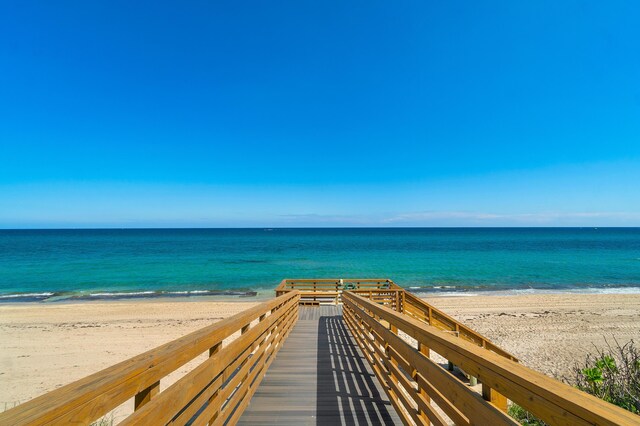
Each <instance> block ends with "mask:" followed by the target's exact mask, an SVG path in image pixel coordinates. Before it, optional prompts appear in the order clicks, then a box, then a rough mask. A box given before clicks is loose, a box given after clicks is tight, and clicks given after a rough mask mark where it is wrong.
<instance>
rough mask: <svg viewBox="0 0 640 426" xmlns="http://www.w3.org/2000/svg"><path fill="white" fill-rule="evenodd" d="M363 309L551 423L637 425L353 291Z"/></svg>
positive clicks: (630, 417) (609, 407)
mask: <svg viewBox="0 0 640 426" xmlns="http://www.w3.org/2000/svg"><path fill="white" fill-rule="evenodd" d="M343 301H344V302H345V303H347V304H350V305H351V306H362V307H363V308H364V309H366V310H367V311H369V312H371V313H373V314H375V315H378V316H379V317H380V318H382V319H384V320H385V321H387V322H389V323H390V324H392V325H393V326H395V327H397V328H398V329H399V330H401V331H403V332H404V333H406V334H407V335H409V336H411V337H413V338H415V339H416V340H418V341H419V342H422V343H425V344H426V345H427V346H428V347H430V348H431V349H433V350H434V351H435V352H437V353H439V354H440V355H442V356H444V357H445V358H447V359H449V360H450V361H452V362H454V363H455V364H456V365H459V366H460V367H461V368H462V369H464V370H465V371H467V372H469V373H472V374H473V375H474V376H476V377H478V379H479V380H480V381H481V382H484V383H487V384H488V385H490V386H491V387H492V388H494V389H496V390H497V391H499V392H500V393H502V394H504V395H505V396H507V397H508V398H509V399H511V400H513V401H515V402H516V403H518V404H520V405H521V406H522V407H524V408H525V409H527V410H529V411H531V412H532V413H533V414H534V415H536V416H537V417H540V418H542V419H543V420H545V421H548V422H550V423H552V424H572V423H573V424H598V425H627V424H628V425H632V424H638V417H637V415H635V414H633V413H631V412H629V411H626V410H624V409H622V408H620V407H617V406H615V405H613V404H610V403H608V402H605V401H603V400H601V399H598V398H596V397H595V396H592V395H589V394H587V393H585V392H582V391H580V390H578V389H575V388H573V387H571V386H569V385H566V384H564V383H561V382H559V381H557V380H555V379H552V378H551V377H548V376H546V375H544V374H542V373H539V372H537V371H535V370H532V369H530V368H527V367H525V366H523V365H522V364H519V363H517V362H515V361H512V360H510V359H507V358H505V357H503V356H500V355H498V354H495V353H492V352H490V351H486V350H484V349H483V348H480V347H478V346H477V345H474V344H473V343H471V342H467V341H465V340H462V339H459V338H457V337H454V336H451V335H450V334H448V333H446V332H444V331H441V330H439V329H438V328H436V327H433V326H429V325H427V324H425V323H423V322H421V321H418V320H416V319H413V318H411V317H409V316H407V315H404V314H401V313H398V312H395V311H393V310H391V309H389V308H387V307H385V306H382V305H378V304H377V303H373V302H371V301H369V300H368V299H366V298H364V297H362V296H359V295H357V294H354V293H349V292H345V293H343Z"/></svg>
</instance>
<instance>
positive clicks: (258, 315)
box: [0, 291, 300, 425]
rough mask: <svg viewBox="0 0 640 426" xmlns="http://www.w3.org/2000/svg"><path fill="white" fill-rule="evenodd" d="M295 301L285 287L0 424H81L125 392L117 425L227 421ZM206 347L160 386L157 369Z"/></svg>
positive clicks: (7, 415)
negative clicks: (192, 364) (125, 408)
mask: <svg viewBox="0 0 640 426" xmlns="http://www.w3.org/2000/svg"><path fill="white" fill-rule="evenodd" d="M299 302H300V294H299V293H298V292H297V291H291V292H287V293H286V294H283V295H282V296H280V297H277V298H275V299H273V300H270V301H268V302H265V303H262V304H260V305H258V306H255V307H253V308H250V309H248V310H246V311H244V312H241V313H239V314H237V315H234V316H232V317H229V318H227V319H224V320H222V321H220V322H217V323H214V324H212V325H210V326H208V327H205V328H202V329H200V330H198V331H195V332H193V333H191V334H188V335H186V336H184V337H181V338H179V339H176V340H173V341H171V342H169V343H167V344H165V345H162V346H160V347H158V348H156V349H153V350H151V351H148V352H145V353H143V354H141V355H138V356H136V357H133V358H131V359H129V360H126V361H124V362H121V363H119V364H116V365H114V366H112V367H109V368H107V369H105V370H102V371H100V372H98V373H96V374H93V375H91V376H88V377H86V378H84V379H81V380H79V381H77V382H74V383H71V384H69V385H67V386H64V387H62V388H60V389H57V390H55V391H52V392H49V393H47V394H45V395H42V396H40V397H37V398H35V399H33V400H31V401H29V402H26V403H24V404H21V405H19V406H17V407H15V408H13V409H11V410H8V411H6V412H4V413H0V424H2V425H44V424H89V423H90V422H91V421H93V420H96V419H99V418H101V417H102V416H104V415H105V414H107V413H109V412H111V411H112V410H113V409H115V408H116V407H118V406H120V405H121V404H123V403H125V402H127V401H128V400H130V399H132V398H133V404H134V407H135V411H134V413H133V414H132V415H130V416H129V417H127V418H126V419H125V420H124V422H123V423H122V424H125V425H132V424H153V425H155V424H185V423H190V424H192V425H204V424H210V425H218V424H226V423H228V424H234V423H235V422H236V421H237V419H238V418H239V417H240V415H241V414H242V412H243V411H244V409H245V407H246V406H247V404H248V403H249V401H250V399H251V396H252V395H253V393H254V392H255V390H256V388H257V387H258V385H259V384H260V382H261V380H262V378H263V376H264V374H265V372H266V370H267V368H268V367H269V365H270V364H271V362H272V361H273V359H274V357H275V354H276V352H278V350H279V349H280V347H281V346H282V344H283V341H284V339H285V338H286V337H287V334H288V333H289V331H290V330H291V328H292V327H293V325H294V324H295V322H296V321H297V320H298V304H299ZM238 332H239V333H240V335H239V336H238V337H237V338H236V339H235V340H231V342H230V343H227V342H226V341H225V339H228V338H229V337H231V336H232V335H234V334H237V333H238ZM228 340H230V339H228ZM207 351H208V353H209V357H208V358H207V359H206V361H204V362H203V363H201V364H200V365H198V366H197V367H196V368H195V369H193V370H192V371H190V372H189V373H187V375H185V376H184V377H182V378H181V379H179V380H178V381H177V382H175V383H174V384H172V385H171V386H169V387H168V388H167V389H165V390H162V391H160V380H161V379H162V378H163V377H165V376H167V375H168V374H169V373H171V372H173V371H175V370H177V369H178V368H179V367H181V366H183V365H184V364H186V363H187V362H189V361H191V360H192V359H194V358H196V357H198V356H199V355H202V354H203V353H206V352H207Z"/></svg>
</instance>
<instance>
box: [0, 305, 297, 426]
mask: <svg viewBox="0 0 640 426" xmlns="http://www.w3.org/2000/svg"><path fill="white" fill-rule="evenodd" d="M298 297H299V296H298V294H297V292H290V293H287V294H285V295H283V296H280V297H279V298H276V299H273V300H270V301H268V302H265V303H263V304H260V305H257V306H255V307H252V308H250V309H248V310H246V311H244V312H241V313H239V314H237V315H234V316H232V317H229V318H227V319H224V320H222V321H220V322H217V323H215V324H213V325H210V326H207V327H204V328H202V329H200V330H197V331H195V332H193V333H190V334H188V335H186V336H183V337H181V338H179V339H176V340H173V341H171V342H169V343H166V344H164V345H162V346H159V347H158V348H156V349H152V350H150V351H147V352H145V353H143V354H141V355H138V356H135V357H133V358H131V359H128V360H126V361H123V362H121V363H119V364H116V365H114V366H112V367H109V368H107V369H105V370H102V371H100V372H98V373H95V374H92V375H90V376H88V377H85V378H84V379H81V380H78V381H76V382H74V383H71V384H69V385H66V386H63V387H61V388H59V389H57V390H55V391H52V392H49V393H47V394H45V395H42V396H40V397H37V398H35V399H33V400H31V401H28V402H26V403H24V404H21V405H19V406H17V407H15V408H13V409H11V410H7V411H5V412H3V413H0V424H11V425H27V424H28V425H44V424H48V423H51V422H54V421H55V422H58V423H90V422H91V421H92V420H95V419H97V418H99V417H101V416H103V415H105V414H106V413H108V412H109V411H110V410H112V409H114V408H115V407H117V406H119V405H120V404H122V403H123V402H125V401H127V400H128V399H130V398H132V397H133V396H134V395H136V394H137V393H138V392H140V391H142V390H143V389H146V388H148V387H149V386H151V385H153V384H154V383H155V382H157V381H159V380H160V379H161V378H162V377H164V376H166V375H167V374H169V373H171V372H172V371H174V370H175V369H177V368H179V367H181V366H182V365H184V364H186V363H187V362H189V361H190V360H192V359H193V358H195V357H196V356H198V355H200V354H202V353H203V352H205V351H208V350H209V349H210V348H211V347H213V346H215V345H216V344H218V343H220V342H221V341H222V340H224V338H226V337H227V336H229V335H231V334H232V333H233V332H235V331H236V330H237V329H238V325H239V324H242V323H245V324H246V323H247V322H250V321H251V320H252V319H254V318H258V317H259V316H260V315H261V314H262V313H263V312H268V311H269V310H271V309H277V308H278V307H279V306H282V305H283V304H284V303H286V302H288V301H291V300H295V301H297V298H298ZM161 393H162V392H161Z"/></svg>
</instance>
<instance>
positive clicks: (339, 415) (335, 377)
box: [316, 316, 395, 425]
mask: <svg viewBox="0 0 640 426" xmlns="http://www.w3.org/2000/svg"><path fill="white" fill-rule="evenodd" d="M317 368H318V372H317V375H318V382H317V387H316V389H317V390H316V395H317V400H316V402H317V404H316V410H317V424H318V425H337V424H343V425H386V424H395V422H394V421H393V418H392V417H391V415H390V413H389V410H393V407H391V404H390V403H389V402H388V401H387V400H386V398H384V399H383V395H384V392H382V394H381V391H380V390H379V388H378V386H377V385H378V380H377V378H376V377H375V376H374V374H373V372H372V371H371V369H370V368H369V366H368V364H367V361H366V360H365V359H364V358H362V355H361V352H360V350H359V348H358V346H357V345H356V343H355V342H354V341H353V339H352V338H351V337H350V336H349V332H348V330H347V328H346V327H345V325H344V323H343V321H342V316H328V317H320V320H319V325H318V364H317ZM384 396H386V395H384ZM394 417H395V413H394Z"/></svg>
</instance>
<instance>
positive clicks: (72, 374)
mask: <svg viewBox="0 0 640 426" xmlns="http://www.w3.org/2000/svg"><path fill="white" fill-rule="evenodd" d="M427 300H428V301H429V302H430V303H432V304H433V305H434V306H436V307H438V308H441V309H443V310H444V311H445V312H447V313H449V314H450V315H453V316H454V317H456V318H458V319H460V320H461V321H462V322H464V323H465V324H468V325H470V326H471V327H473V328H474V329H476V330H477V331H479V332H481V333H483V334H484V335H485V336H487V337H489V338H490V339H492V340H493V341H494V342H496V343H498V344H499V345H501V346H503V347H504V348H505V349H507V350H508V351H510V352H512V353H513V354H515V355H516V356H518V357H519V358H520V359H521V361H522V363H523V364H525V365H527V366H529V367H531V368H534V369H537V370H539V371H541V372H544V373H546V374H549V375H551V376H554V377H563V376H567V375H568V374H569V372H570V370H571V366H572V365H573V364H574V363H575V362H576V361H582V360H583V359H584V355H585V354H586V353H587V352H589V351H593V349H594V345H595V346H597V347H604V345H605V339H608V340H609V341H610V342H613V339H614V338H616V339H618V341H619V342H620V343H626V342H628V341H629V340H630V339H638V338H640V295H637V294H636V295H629V294H626V295H620V294H608V295H579V294H562V295H558V294H554V295H541V294H538V295H526V296H474V297H429V298H427ZM257 302H258V301H257V300H256V301H237V302H236V301H230V302H226V301H225V302H221V301H210V300H208V301H176V300H171V301H158V300H155V301H126V302H124V301H122V302H92V303H74V304H49V305H47V304H20V305H19V304H16V305H3V306H0V410H3V409H4V408H5V407H6V408H9V407H11V406H13V405H15V404H16V403H19V402H25V401H27V400H29V399H31V398H33V397H35V396H38V395H40V394H42V393H44V392H47V391H50V390H53V389H56V388H58V387H60V386H62V385H64V384H67V383H70V382H72V381H74V380H77V379H80V378H82V377H84V376H86V375H88V374H91V373H93V372H96V371H99V370H101V369H103V368H105V367H107V366H109V365H112V364H114V363H117V362H119V361H122V360H125V359H127V358H129V357H131V356H133V355H136V354H138V353H140V352H143V351H146V350H148V349H151V348H153V347H155V346H158V345H160V344H162V343H165V342H167V341H170V340H172V339H175V338H177V337H179V336H181V335H184V334H186V333H189V332H191V331H194V330H196V329H198V328H200V327H203V326H205V325H208V324H210V323H212V322H215V321H218V320H220V319H222V318H225V317H228V316H230V315H233V314H235V313H238V312H240V311H242V310H244V309H247V308H249V307H251V306H253V305H254V304H256V303H257ZM188 369H189V366H188V365H187V366H185V367H183V368H182V369H181V370H179V371H178V372H176V373H175V375H174V379H171V378H170V379H169V381H170V380H175V378H177V377H179V376H180V375H182V374H184V373H185V372H186V371H188ZM165 385H166V384H165V383H163V386H165Z"/></svg>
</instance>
